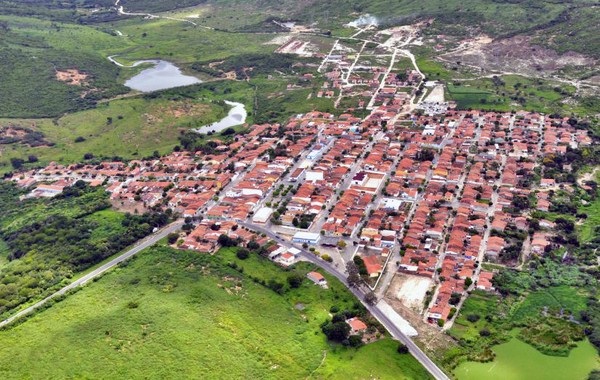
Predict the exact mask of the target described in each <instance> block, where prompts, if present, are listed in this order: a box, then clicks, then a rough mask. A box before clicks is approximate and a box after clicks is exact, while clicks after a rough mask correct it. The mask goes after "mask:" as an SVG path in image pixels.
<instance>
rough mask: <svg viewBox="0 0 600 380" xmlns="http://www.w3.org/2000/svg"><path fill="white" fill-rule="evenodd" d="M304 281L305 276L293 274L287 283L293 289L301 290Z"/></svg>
mask: <svg viewBox="0 0 600 380" xmlns="http://www.w3.org/2000/svg"><path fill="white" fill-rule="evenodd" d="M302 281H304V276H301V275H299V274H298V273H293V274H291V275H290V276H289V277H288V278H287V282H288V284H289V285H290V288H292V289H295V288H299V287H300V286H301V285H302Z"/></svg>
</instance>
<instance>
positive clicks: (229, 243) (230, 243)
mask: <svg viewBox="0 0 600 380" xmlns="http://www.w3.org/2000/svg"><path fill="white" fill-rule="evenodd" d="M217 242H218V243H219V244H220V245H221V246H222V247H235V246H237V245H238V242H237V240H235V239H232V238H230V237H229V236H227V235H225V234H221V235H219V238H218V239H217Z"/></svg>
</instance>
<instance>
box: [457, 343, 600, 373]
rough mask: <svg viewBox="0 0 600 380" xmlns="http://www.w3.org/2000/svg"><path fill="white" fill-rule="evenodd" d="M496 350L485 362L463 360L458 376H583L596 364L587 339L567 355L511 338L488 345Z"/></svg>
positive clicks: (597, 364)
mask: <svg viewBox="0 0 600 380" xmlns="http://www.w3.org/2000/svg"><path fill="white" fill-rule="evenodd" d="M492 350H493V351H494V352H495V353H496V358H495V359H494V361H491V362H489V363H477V362H463V363H461V364H460V365H459V366H458V367H457V368H456V369H455V370H454V374H455V378H456V379H458V380H481V379H486V380H495V379H497V380H521V379H529V380H535V379H543V380H565V379H569V380H585V379H587V376H588V374H589V373H590V372H591V371H592V370H593V369H596V368H600V363H599V362H598V352H597V351H596V349H595V348H594V346H592V344H591V343H590V342H589V341H588V340H585V341H582V342H579V343H578V344H577V347H575V348H573V349H572V350H571V352H570V354H569V356H568V357H561V356H549V355H544V354H542V353H541V352H539V351H538V350H536V349H535V348H533V347H532V346H530V345H529V344H527V343H525V342H523V341H521V340H519V339H517V338H512V339H511V340H510V341H509V342H507V343H503V344H500V345H497V346H494V347H492Z"/></svg>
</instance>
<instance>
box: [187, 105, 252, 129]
mask: <svg viewBox="0 0 600 380" xmlns="http://www.w3.org/2000/svg"><path fill="white" fill-rule="evenodd" d="M225 104H227V105H228V106H231V109H230V110H229V113H227V116H225V117H224V118H222V119H221V120H219V121H217V122H215V123H212V124H209V125H205V126H203V127H200V128H197V129H194V131H196V132H198V133H208V132H210V131H212V132H215V133H218V132H222V131H224V130H225V129H227V128H229V127H235V126H237V125H241V124H244V123H245V122H246V117H247V116H248V112H246V106H244V105H243V104H242V103H236V102H230V101H227V100H226V101H225Z"/></svg>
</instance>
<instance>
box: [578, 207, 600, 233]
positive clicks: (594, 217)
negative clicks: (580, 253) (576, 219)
mask: <svg viewBox="0 0 600 380" xmlns="http://www.w3.org/2000/svg"><path fill="white" fill-rule="evenodd" d="M579 212H583V213H586V214H587V218H586V219H585V222H584V223H583V224H582V225H580V226H578V233H579V238H580V240H581V241H582V242H587V241H590V240H592V239H593V238H594V237H596V231H595V229H596V227H598V226H600V199H596V200H595V201H594V202H592V203H591V204H589V205H588V206H583V207H581V208H580V210H579Z"/></svg>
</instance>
